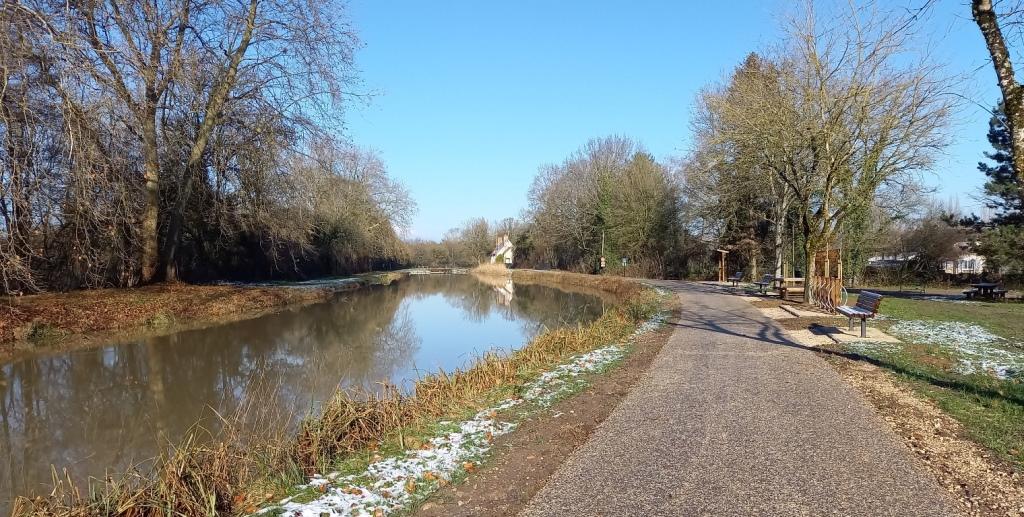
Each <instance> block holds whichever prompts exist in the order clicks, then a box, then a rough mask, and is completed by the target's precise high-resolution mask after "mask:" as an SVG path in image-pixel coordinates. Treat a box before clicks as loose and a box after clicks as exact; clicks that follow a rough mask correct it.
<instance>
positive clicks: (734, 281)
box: [726, 271, 743, 287]
mask: <svg viewBox="0 0 1024 517" xmlns="http://www.w3.org/2000/svg"><path fill="white" fill-rule="evenodd" d="M726 280H728V281H730V282H732V286H733V287H739V285H740V281H741V280H743V272H741V271H737V272H736V273H735V274H733V275H732V276H730V277H729V278H726Z"/></svg>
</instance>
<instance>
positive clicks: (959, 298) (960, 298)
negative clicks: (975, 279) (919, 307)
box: [917, 294, 982, 305]
mask: <svg viewBox="0 0 1024 517" xmlns="http://www.w3.org/2000/svg"><path fill="white" fill-rule="evenodd" d="M917 299H918V300H924V301H927V302H947V303H963V304H967V305H981V303H982V302H980V301H975V300H968V299H967V297H966V296H964V295H956V294H954V295H949V296H942V295H930V296H921V297H918V298H917Z"/></svg>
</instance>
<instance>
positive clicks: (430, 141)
mask: <svg viewBox="0 0 1024 517" xmlns="http://www.w3.org/2000/svg"><path fill="white" fill-rule="evenodd" d="M351 2H352V3H351V4H350V14H351V18H352V22H353V24H354V25H355V28H356V30H357V31H358V33H359V35H360V39H361V40H362V42H363V44H364V48H363V49H362V50H360V51H359V53H358V54H357V66H358V68H359V69H360V70H361V74H360V75H361V79H362V81H363V83H364V85H363V88H364V89H365V90H369V91H373V92H376V93H377V95H376V96H375V97H374V98H373V99H372V100H371V101H370V102H369V104H368V105H365V106H363V105H358V106H350V108H349V112H348V114H347V124H348V132H349V136H350V137H351V139H352V140H353V141H355V142H356V143H357V144H360V145H363V146H367V147H372V148H375V149H377V150H378V151H380V153H381V154H382V156H383V158H384V161H385V162H386V163H387V165H388V169H389V170H390V172H391V174H393V175H394V176H395V177H397V178H398V179H400V180H401V181H403V182H404V183H405V184H406V185H407V186H408V187H409V189H410V190H411V192H412V195H413V197H414V198H415V199H416V201H417V203H418V204H419V212H418V214H417V215H416V217H415V219H414V222H413V226H412V229H411V232H410V236H412V237H423V238H439V237H440V236H441V234H442V233H444V231H445V230H447V229H448V228H451V227H454V226H457V225H459V224H460V223H461V222H462V221H464V220H466V219H468V218H470V217H476V216H484V217H486V218H487V219H488V220H495V219H499V218H502V217H507V216H516V215H518V214H519V212H520V210H521V209H522V208H524V207H525V206H526V202H527V200H526V195H527V191H528V189H529V186H530V181H531V180H532V178H533V176H534V173H535V172H536V170H537V167H538V166H540V165H541V164H544V163H553V162H559V161H561V160H562V159H564V158H565V157H566V156H568V155H569V154H570V153H571V152H572V151H574V150H575V149H576V148H578V147H579V146H580V145H582V144H583V143H584V142H586V140H587V139H589V138H592V137H599V136H606V135H610V134H621V135H625V136H630V137H633V138H635V139H637V140H639V141H640V142H642V143H643V144H644V145H645V146H646V147H647V148H648V149H649V150H650V151H651V152H652V153H653V154H654V155H655V156H656V157H657V158H659V159H668V158H670V157H672V156H676V155H681V154H683V153H685V151H686V150H687V149H688V147H689V144H690V142H689V120H690V119H689V117H690V115H689V113H690V107H691V105H692V103H693V99H694V95H695V94H696V92H697V91H698V90H699V89H700V88H701V87H702V86H704V85H706V84H708V83H710V82H713V81H719V80H721V79H722V78H723V77H725V76H726V75H727V74H729V73H730V71H731V70H732V69H733V68H734V67H735V66H736V65H737V64H738V63H739V62H740V60H742V59H743V57H744V56H745V55H746V54H747V53H748V52H751V51H758V50H764V49H766V48H767V47H769V46H771V45H772V44H774V43H775V42H776V41H778V35H779V26H780V20H781V18H782V17H783V16H784V15H785V14H786V12H787V9H789V8H790V7H789V6H791V5H793V2H782V1H776V0H764V1H756V0H746V1H736V2H731V1H730V2H689V1H673V0H666V1H630V2H626V1H618V2H611V1H583V0H580V1H557V2H552V1H549V0H544V1H541V0H526V1H517V2H482V1H479V0H476V1H461V0H460V1H443V2H420V1H414V0H407V1H398V0H351ZM883 3H885V2H883ZM915 3H923V1H918V2H915ZM922 29H923V30H924V31H925V32H926V33H927V34H928V35H930V36H931V37H932V39H934V41H935V50H936V55H938V56H941V57H942V58H943V60H945V61H947V62H948V64H949V66H950V69H951V70H952V71H953V72H956V73H963V74H966V75H967V76H968V79H967V80H966V81H965V82H964V86H965V93H966V94H967V96H968V97H969V98H970V99H971V101H973V102H977V103H980V104H982V105H984V106H990V105H991V104H993V102H994V101H995V100H996V99H997V98H998V90H997V89H996V86H995V77H994V73H993V71H992V69H991V66H990V65H989V64H988V62H987V60H986V53H985V47H984V42H983V40H982V38H981V35H980V33H979V32H978V30H977V28H976V26H974V25H973V22H972V21H971V19H970V7H969V5H968V2H967V0H940V1H939V2H938V5H936V6H935V8H934V11H933V15H932V16H931V18H930V19H929V20H927V21H926V22H925V23H924V24H923V25H922ZM987 120H988V115H987V113H986V112H984V111H983V110H981V109H980V108H978V107H973V106H970V105H968V106H966V107H965V108H964V109H963V110H962V112H961V113H960V114H959V116H958V124H957V126H956V127H955V128H954V133H955V137H956V143H955V144H954V145H953V146H952V147H951V148H950V149H949V150H948V151H947V155H946V157H944V159H943V160H942V163H941V164H940V165H939V167H937V169H936V171H935V172H936V175H935V176H932V177H929V178H927V181H928V182H929V183H930V184H932V185H934V186H935V187H936V188H937V189H938V192H937V194H936V195H937V196H938V197H939V198H940V199H942V200H946V199H949V198H951V197H957V198H958V199H959V202H960V204H961V206H962V207H963V208H964V209H965V210H977V207H978V203H977V201H976V198H977V193H978V190H979V189H980V186H981V184H982V183H983V182H984V179H983V177H982V176H981V174H980V173H979V172H977V170H976V169H975V166H976V163H977V161H978V160H979V159H980V157H981V152H982V151H984V150H986V149H987V142H986V141H985V131H986V128H987Z"/></svg>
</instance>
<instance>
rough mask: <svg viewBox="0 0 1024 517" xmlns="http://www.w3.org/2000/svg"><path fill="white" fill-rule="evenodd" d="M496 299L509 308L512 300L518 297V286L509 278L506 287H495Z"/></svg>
mask: <svg viewBox="0 0 1024 517" xmlns="http://www.w3.org/2000/svg"><path fill="white" fill-rule="evenodd" d="M494 294H495V295H496V296H495V299H496V300H497V302H498V303H500V304H501V305H504V306H505V307H508V306H510V305H512V299H513V298H515V296H516V286H515V284H513V283H512V279H511V278H509V279H508V280H507V281H505V285H496V286H494Z"/></svg>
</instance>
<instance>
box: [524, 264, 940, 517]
mask: <svg viewBox="0 0 1024 517" xmlns="http://www.w3.org/2000/svg"><path fill="white" fill-rule="evenodd" d="M661 285H662V286H663V287H665V288H667V289H671V290H672V291H674V292H676V293H678V296H679V297H680V298H681V300H682V305H683V312H682V316H681V318H680V320H679V321H678V322H673V323H671V324H673V325H675V326H676V329H675V331H674V333H673V335H672V337H671V338H670V340H669V342H668V343H667V344H666V345H665V347H664V348H663V349H662V351H661V353H660V355H659V356H658V357H657V358H656V359H655V360H654V363H653V364H652V365H651V370H650V371H649V372H648V374H647V375H646V376H645V377H644V379H643V380H641V381H640V383H639V384H638V385H637V386H636V387H635V388H634V389H633V390H632V391H631V392H630V393H629V394H628V395H627V396H626V398H625V399H623V401H622V402H621V403H620V404H619V406H618V407H617V408H616V409H615V411H613V412H612V414H611V416H609V417H608V419H607V420H606V421H605V422H604V423H603V424H602V425H601V426H600V427H599V428H598V430H597V431H596V432H595V433H594V435H593V436H592V437H591V438H590V440H589V441H587V443H585V444H584V445H583V446H582V447H580V449H579V450H577V451H576V452H575V453H573V455H572V456H570V458H569V459H568V460H567V461H566V463H565V464H563V465H562V467H561V468H560V469H559V470H558V471H557V472H556V473H555V475H554V476H552V478H551V479H550V480H549V481H548V483H547V485H546V486H545V487H544V488H543V489H542V490H541V491H540V492H538V493H537V495H536V496H535V497H534V498H533V500H532V501H531V502H530V504H529V506H528V507H527V508H526V510H525V511H524V513H523V514H524V515H527V516H550V515H571V516H573V517H583V516H590V515H615V516H624V515H716V516H717V515H787V516H789V515H865V516H867V515H870V516H876V515H900V516H910V515H928V516H938V515H956V512H955V511H954V510H953V509H952V503H951V502H950V501H949V500H948V499H947V498H946V496H945V494H944V493H943V491H942V490H941V488H940V487H939V486H938V485H937V484H936V482H935V481H933V480H932V478H931V477H930V476H929V475H928V474H926V473H924V472H921V471H920V470H918V468H917V467H916V466H915V465H914V463H913V462H914V460H913V458H912V457H911V452H910V451H908V450H907V449H906V448H905V446H904V445H903V444H902V443H900V442H899V438H898V437H897V436H896V435H894V434H893V433H892V432H891V431H890V430H889V429H888V427H887V426H886V424H885V423H884V422H883V421H882V420H881V419H880V418H879V417H878V416H877V415H875V413H874V412H873V410H872V409H871V408H870V407H869V406H868V403H867V402H866V401H865V400H864V399H862V398H861V397H860V395H858V394H857V393H856V392H854V391H853V389H852V388H850V387H848V386H846V384H845V383H844V382H843V381H842V379H840V378H839V376H838V375H837V374H836V373H835V372H834V371H833V370H832V368H831V367H829V366H828V365H827V364H826V363H825V362H824V361H823V360H822V359H821V358H819V357H817V356H816V355H815V354H814V353H812V352H809V351H807V350H806V349H803V348H802V347H800V346H799V345H796V344H794V343H793V342H791V341H789V340H787V339H786V338H785V334H783V333H782V331H781V330H780V329H779V327H777V326H776V325H775V323H774V322H772V321H771V320H769V319H767V318H765V317H764V316H762V315H761V314H760V313H759V312H758V311H757V310H756V309H755V308H753V307H752V306H751V305H750V304H749V303H747V302H745V301H743V300H740V299H739V298H738V297H734V296H729V295H724V294H720V292H719V291H717V290H716V288H714V287H711V286H707V285H703V284H693V283H682V282H664V283H662V284H661Z"/></svg>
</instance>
